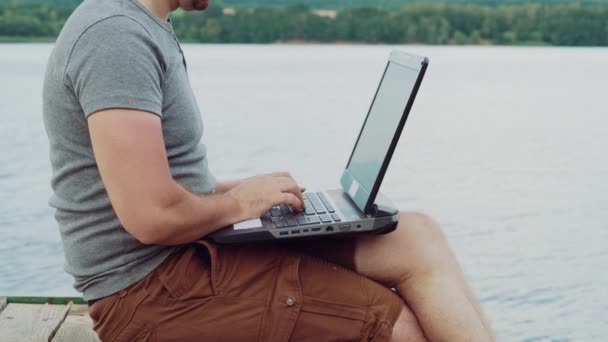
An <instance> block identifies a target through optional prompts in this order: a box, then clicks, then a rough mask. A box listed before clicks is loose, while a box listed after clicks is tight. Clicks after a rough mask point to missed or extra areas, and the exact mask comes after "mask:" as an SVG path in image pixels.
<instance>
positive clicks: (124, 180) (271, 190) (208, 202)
mask: <svg viewBox="0 0 608 342" xmlns="http://www.w3.org/2000/svg"><path fill="white" fill-rule="evenodd" d="M88 123H89V132H90V135H91V141H92V144H93V150H94V152H95V159H96V161H97V165H98V167H99V170H100V173H101V177H102V179H103V182H104V185H105V187H106V190H107V191H108V194H109V196H110V200H111V202H112V206H113V208H114V211H115V212H116V214H117V215H118V218H119V220H120V222H121V224H122V225H123V227H124V228H125V229H126V230H127V231H128V232H129V233H130V234H131V235H133V236H134V237H135V238H136V239H138V240H139V241H141V242H142V243H144V244H162V245H179V244H184V243H189V242H192V241H195V240H198V239H200V238H202V237H204V236H206V235H208V234H209V233H212V232H214V231H216V230H218V229H220V228H222V227H225V226H227V225H230V224H232V223H235V222H238V221H242V220H246V219H250V218H255V217H260V216H261V215H262V214H263V213H265V212H266V211H268V210H270V208H271V207H272V206H273V205H277V204H281V203H286V204H289V205H292V206H294V207H296V208H301V207H302V197H301V196H302V195H301V193H300V192H299V187H298V186H297V184H296V183H295V181H294V180H293V179H292V178H291V177H285V176H281V177H273V176H259V177H253V178H250V179H247V180H244V181H242V182H241V183H240V184H238V185H236V186H234V187H233V188H231V189H229V190H227V191H226V192H224V193H218V194H214V195H205V196H200V195H196V194H192V193H190V192H189V191H187V190H186V189H184V188H183V187H181V186H180V185H179V184H177V183H176V182H175V181H174V180H173V178H172V176H171V171H170V168H169V164H168V160H167V154H166V150H165V145H164V140H163V135H162V128H161V120H160V118H159V117H158V116H156V115H153V114H150V113H147V112H141V111H135V110H127V109H111V110H104V111H101V112H98V113H95V114H93V115H91V116H90V117H89V119H88Z"/></svg>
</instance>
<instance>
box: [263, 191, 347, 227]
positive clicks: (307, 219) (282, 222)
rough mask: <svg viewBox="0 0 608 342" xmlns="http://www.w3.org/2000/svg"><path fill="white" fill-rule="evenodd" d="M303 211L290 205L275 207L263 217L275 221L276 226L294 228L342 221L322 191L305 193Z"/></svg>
mask: <svg viewBox="0 0 608 342" xmlns="http://www.w3.org/2000/svg"><path fill="white" fill-rule="evenodd" d="M304 207H305V210H304V211H303V212H300V213H298V212H296V211H294V210H292V208H291V207H290V206H288V205H284V204H283V205H279V206H276V207H273V208H272V210H270V212H268V213H267V214H266V215H264V216H263V218H265V219H267V220H269V221H270V222H272V223H274V225H275V226H276V228H279V229H281V228H293V227H300V226H309V225H313V224H321V223H324V224H325V223H333V222H342V219H340V216H338V214H337V213H336V210H335V209H334V207H333V206H332V205H331V204H330V203H329V202H328V201H327V198H325V195H324V194H323V193H321V192H317V193H314V192H307V193H305V194H304Z"/></svg>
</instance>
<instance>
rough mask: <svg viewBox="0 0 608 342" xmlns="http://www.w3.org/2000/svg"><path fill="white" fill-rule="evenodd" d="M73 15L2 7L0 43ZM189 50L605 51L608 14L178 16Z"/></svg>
mask: <svg viewBox="0 0 608 342" xmlns="http://www.w3.org/2000/svg"><path fill="white" fill-rule="evenodd" d="M72 10H73V8H70V7H57V6H50V5H48V4H30V5H25V4H21V5H18V4H9V5H0V37H4V40H31V39H35V38H40V37H45V38H48V39H52V38H54V37H56V36H57V35H58V34H59V32H60V30H61V27H62V26H63V24H64V22H65V20H66V19H67V18H68V16H69V15H70V13H71V11H72ZM172 21H173V25H174V28H175V31H176V33H177V35H178V36H179V37H180V39H181V40H183V41H186V42H201V43H205V42H209V43H261V44H264V43H274V42H289V41H305V42H323V43H330V42H356V43H372V44H379V43H388V44H408V43H415V44H497V45H515V44H517V45H556V46H608V6H599V5H598V6H595V5H581V4H560V5H543V4H523V5H508V6H498V7H490V6H484V5H466V4H450V5H446V4H427V3H421V4H413V5H407V6H405V7H403V8H401V9H397V10H388V9H381V8H372V7H360V8H345V9H342V10H339V11H338V12H336V13H335V16H334V15H329V16H322V15H320V14H319V13H318V12H315V11H314V10H312V9H311V8H309V7H308V6H305V5H290V6H286V7H257V8H240V7H237V8H233V9H232V8H231V10H227V9H226V8H224V7H222V6H221V5H219V4H214V5H212V6H211V7H210V8H209V9H208V10H207V11H205V12H204V13H203V14H201V13H185V12H176V13H175V14H174V15H173V17H172Z"/></svg>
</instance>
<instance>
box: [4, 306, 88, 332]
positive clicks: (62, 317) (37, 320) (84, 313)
mask: <svg viewBox="0 0 608 342" xmlns="http://www.w3.org/2000/svg"><path fill="white" fill-rule="evenodd" d="M92 326H93V322H92V321H91V318H90V317H89V314H88V307H87V306H86V305H74V304H73V303H72V302H68V303H67V304H48V303H45V304H18V303H11V302H9V301H7V299H6V298H0V336H1V337H2V338H1V339H2V340H3V341H4V340H6V341H14V342H21V341H24V342H25V341H28V342H29V341H44V342H67V341H83V342H99V338H98V337H97V335H96V334H95V332H94V331H93V328H92Z"/></svg>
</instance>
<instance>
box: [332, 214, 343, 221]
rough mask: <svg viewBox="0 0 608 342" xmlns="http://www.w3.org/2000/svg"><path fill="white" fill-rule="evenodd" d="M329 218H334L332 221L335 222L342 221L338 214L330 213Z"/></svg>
mask: <svg viewBox="0 0 608 342" xmlns="http://www.w3.org/2000/svg"><path fill="white" fill-rule="evenodd" d="M331 218H332V219H334V221H336V222H342V219H341V218H340V216H338V214H331Z"/></svg>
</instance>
